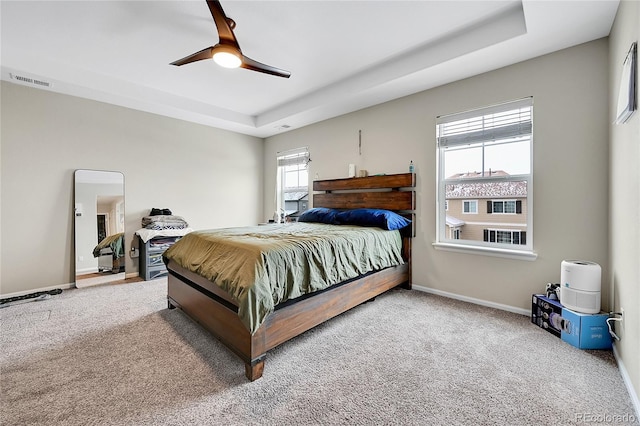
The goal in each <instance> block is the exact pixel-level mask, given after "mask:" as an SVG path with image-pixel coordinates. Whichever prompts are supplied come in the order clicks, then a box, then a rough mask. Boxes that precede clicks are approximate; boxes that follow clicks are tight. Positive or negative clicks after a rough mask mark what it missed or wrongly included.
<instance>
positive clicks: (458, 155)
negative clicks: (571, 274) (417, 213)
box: [435, 98, 533, 257]
mask: <svg viewBox="0 0 640 426" xmlns="http://www.w3.org/2000/svg"><path fill="white" fill-rule="evenodd" d="M532 116H533V98H526V99H521V100H517V101H513V102H507V103H504V104H500V105H494V106H490V107H486V108H481V109H477V110H473V111H467V112H461V113H457V114H452V115H447V116H440V117H438V118H437V121H436V136H437V150H438V153H437V154H438V155H437V158H438V167H437V170H438V171H437V180H438V203H437V205H438V215H437V228H438V229H437V233H436V235H437V240H436V242H435V246H436V247H438V246H440V247H443V248H452V247H453V248H455V247H463V248H464V249H465V250H481V251H485V252H487V251H492V250H493V251H501V252H505V250H507V251H508V252H509V254H511V253H512V252H513V250H518V251H521V252H527V253H528V254H527V253H521V255H523V256H525V257H527V256H529V254H531V255H533V253H532V250H533V243H532V239H531V238H530V236H531V235H532V223H533V220H532V215H531V213H532V211H533V209H532V207H531V206H532V203H531V201H532V182H533V176H532V170H533V155H532V152H533V135H532V129H533V120H532ZM456 203H457V204H456ZM454 205H460V206H461V207H458V208H457V209H451V208H449V209H445V206H449V207H451V206H454ZM485 205H486V211H485V207H484V206H485ZM458 214H459V215H460V216H459V217H456V215H458ZM470 214H473V215H474V216H469V215H470ZM491 225H493V226H491ZM496 225H497V226H496ZM453 226H455V227H456V228H457V229H458V232H452V231H453V229H452V227H453ZM497 227H500V228H501V229H496V228H497ZM527 234H528V235H529V238H527ZM461 236H463V237H462V238H460V237H461ZM516 255H517V253H516Z"/></svg>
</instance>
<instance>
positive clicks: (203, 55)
mask: <svg viewBox="0 0 640 426" xmlns="http://www.w3.org/2000/svg"><path fill="white" fill-rule="evenodd" d="M212 56H213V46H211V47H207V48H206V49H202V50H201V51H199V52H196V53H194V54H193V55H189V56H187V57H184V58H182V59H178V60H177V61H175V62H171V64H170V65H177V66H180V65H184V64H190V63H191V62H196V61H202V60H203V59H211V57H212Z"/></svg>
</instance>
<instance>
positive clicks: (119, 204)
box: [73, 169, 126, 288]
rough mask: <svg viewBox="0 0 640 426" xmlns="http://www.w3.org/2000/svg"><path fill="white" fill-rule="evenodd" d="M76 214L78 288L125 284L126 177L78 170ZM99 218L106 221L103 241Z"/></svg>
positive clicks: (102, 171)
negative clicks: (101, 217)
mask: <svg viewBox="0 0 640 426" xmlns="http://www.w3.org/2000/svg"><path fill="white" fill-rule="evenodd" d="M73 214H74V232H73V234H74V264H75V268H74V271H75V285H76V287H78V288H81V287H88V286H91V285H98V284H106V283H111V282H114V281H120V280H124V279H125V276H126V273H125V263H126V262H125V255H126V249H125V237H124V236H125V226H124V223H125V192H124V173H122V172H117V171H108V170H89V169H77V170H76V171H75V172H74V213H73ZM99 216H104V217H105V219H106V221H105V223H104V229H103V232H102V234H104V235H105V238H104V239H102V240H101V241H99V240H100V239H101V235H102V234H101V233H100V230H99V228H100V226H99V220H98V217H99ZM99 234H101V235H100V236H99ZM80 277H82V278H80Z"/></svg>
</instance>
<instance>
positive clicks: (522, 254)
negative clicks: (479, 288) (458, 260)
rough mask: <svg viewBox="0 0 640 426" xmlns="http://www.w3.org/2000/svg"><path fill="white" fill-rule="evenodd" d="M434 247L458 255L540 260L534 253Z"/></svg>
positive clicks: (479, 248) (455, 246)
mask: <svg viewBox="0 0 640 426" xmlns="http://www.w3.org/2000/svg"><path fill="white" fill-rule="evenodd" d="M432 245H433V247H434V248H435V249H436V250H445V251H453V252H457V253H467V254H480V255H484V256H494V257H504V258H507V259H516V260H530V261H533V260H536V259H537V258H538V254H537V253H535V252H533V251H523V250H509V249H502V248H491V247H478V246H469V245H464V244H451V243H433V244H432Z"/></svg>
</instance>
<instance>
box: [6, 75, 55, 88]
mask: <svg viewBox="0 0 640 426" xmlns="http://www.w3.org/2000/svg"><path fill="white" fill-rule="evenodd" d="M9 76H10V77H11V79H12V80H17V81H20V82H22V83H26V84H31V85H34V86H40V87H51V86H53V84H52V83H51V82H49V81H45V80H43V79H37V78H31V77H26V76H24V75H17V74H13V73H9Z"/></svg>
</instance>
